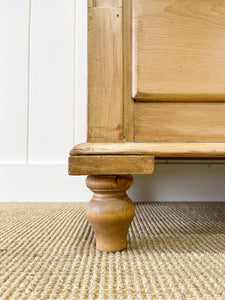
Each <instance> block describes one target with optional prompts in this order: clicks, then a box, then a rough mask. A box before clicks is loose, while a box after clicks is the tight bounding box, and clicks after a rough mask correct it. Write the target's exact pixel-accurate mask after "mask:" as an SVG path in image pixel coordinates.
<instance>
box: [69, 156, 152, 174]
mask: <svg viewBox="0 0 225 300" xmlns="http://www.w3.org/2000/svg"><path fill="white" fill-rule="evenodd" d="M153 171H154V156H152V155H79V156H78V155H77V156H71V157H70V158H69V174H70V175H87V174H88V175H112V174H117V175H120V174H152V173H153Z"/></svg>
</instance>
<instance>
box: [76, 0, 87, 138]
mask: <svg viewBox="0 0 225 300" xmlns="http://www.w3.org/2000/svg"><path fill="white" fill-rule="evenodd" d="M75 22H76V43H75V47H76V48H75V66H76V69H75V79H76V81H75V144H80V143H83V142H86V135H87V1H86V0H77V1H76V15H75Z"/></svg>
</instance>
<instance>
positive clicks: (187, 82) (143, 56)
mask: <svg viewBox="0 0 225 300" xmlns="http://www.w3.org/2000/svg"><path fill="white" fill-rule="evenodd" d="M133 29H134V30H133V34H134V37H133V41H134V45H133V47H134V52H133V53H134V55H133V66H134V68H133V97H134V98H135V99H136V100H150V101H180V100H181V101H225V80H224V78H225V51H224V49H225V39H224V36H225V1H219V0H204V1H202V0H196V1H193V0H167V1H164V0H133Z"/></svg>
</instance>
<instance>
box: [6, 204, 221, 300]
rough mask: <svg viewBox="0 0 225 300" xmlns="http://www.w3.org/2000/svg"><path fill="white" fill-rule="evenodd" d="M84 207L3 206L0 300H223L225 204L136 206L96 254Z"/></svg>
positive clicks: (54, 205) (50, 205) (73, 205)
mask: <svg viewBox="0 0 225 300" xmlns="http://www.w3.org/2000/svg"><path fill="white" fill-rule="evenodd" d="M85 207H86V204H81V203H48V204H46V203H45V204H43V203H30V204H28V203H3V204H0V230H1V232H0V299H7V300H8V299H19V300H20V299H38V300H39V299H40V300H44V299H110V300H111V299H112V300H113V299H167V300H168V299H225V203H140V204H137V205H136V216H135V219H134V221H133V223H132V226H131V228H130V231H129V237H128V238H129V244H128V248H127V250H125V251H122V252H116V253H101V252H99V251H97V250H96V248H95V239H94V235H93V232H92V229H91V227H90V226H89V224H88V222H87V220H86V217H85Z"/></svg>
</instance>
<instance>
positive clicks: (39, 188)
mask: <svg viewBox="0 0 225 300" xmlns="http://www.w3.org/2000/svg"><path fill="white" fill-rule="evenodd" d="M128 194H129V196H130V197H131V198H132V199H133V201H135V202H140V201H225V164H157V165H156V168H155V172H154V174H153V175H138V176H134V184H133V186H132V188H131V189H130V190H129V192H128ZM91 195H92V193H91V191H89V190H88V188H86V185H85V176H69V175H68V174H67V165H64V164H57V165H53V164H33V165H23V164H21V165H14V164H11V165H7V164H6V165H0V202H86V201H89V199H90V198H91Z"/></svg>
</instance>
